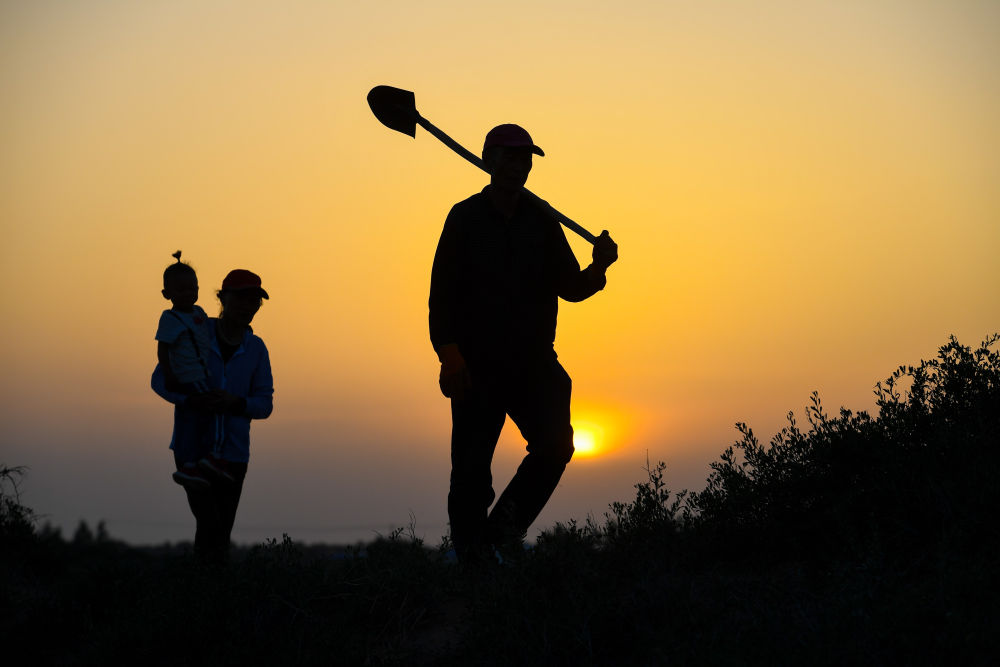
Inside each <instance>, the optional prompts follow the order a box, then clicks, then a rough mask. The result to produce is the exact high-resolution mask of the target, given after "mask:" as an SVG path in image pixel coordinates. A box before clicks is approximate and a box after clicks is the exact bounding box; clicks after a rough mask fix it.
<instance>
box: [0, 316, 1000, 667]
mask: <svg viewBox="0 0 1000 667" xmlns="http://www.w3.org/2000/svg"><path fill="white" fill-rule="evenodd" d="M996 343H997V337H995V336H994V337H992V338H990V339H989V340H987V341H985V342H984V343H983V344H982V345H981V346H980V347H979V348H978V349H975V350H973V349H971V348H967V347H963V346H962V345H960V344H959V343H958V342H957V341H956V340H954V339H952V340H951V341H950V342H949V343H948V344H946V345H944V346H943V347H942V348H941V349H940V351H939V353H938V356H937V357H936V358H934V359H932V360H930V361H924V362H921V363H920V364H919V365H917V366H913V367H909V366H907V367H901V368H900V369H898V370H897V371H896V372H895V373H893V374H892V376H891V377H889V378H888V379H887V380H886V381H884V382H881V383H879V385H878V386H877V389H876V391H877V395H878V413H877V414H875V415H869V414H866V413H853V412H851V411H849V410H841V411H840V413H839V414H838V415H836V416H832V415H829V414H827V413H826V412H825V410H824V409H823V407H822V405H821V403H820V399H819V397H818V396H816V395H814V396H813V397H812V404H811V406H810V407H809V408H808V410H807V414H806V422H807V425H803V426H800V425H799V424H798V423H797V422H796V420H795V418H794V416H793V415H791V414H790V415H789V424H788V426H787V427H786V428H785V429H784V430H783V431H782V432H781V433H779V434H778V435H777V436H776V437H775V438H774V439H773V440H772V441H771V442H770V443H769V444H767V445H762V444H761V443H760V442H759V441H758V440H757V439H756V437H755V436H754V434H753V432H752V430H751V429H750V428H749V427H748V426H746V425H744V424H739V425H737V428H738V431H739V433H740V438H739V440H738V441H737V442H736V443H735V444H734V445H733V446H732V447H730V448H728V449H726V451H725V452H724V453H723V454H722V456H721V458H720V459H719V461H717V462H716V463H714V464H713V465H712V469H711V473H710V476H709V478H708V480H707V485H706V487H705V488H704V489H703V490H702V491H699V492H694V493H687V492H682V493H679V494H673V493H671V492H670V491H669V490H668V489H667V488H666V487H665V486H664V482H663V478H664V471H665V465H664V464H662V463H660V464H657V465H653V466H649V475H648V479H647V480H644V481H642V482H641V483H639V484H637V485H636V495H635V498H634V500H632V501H629V502H623V503H615V504H614V505H612V506H611V507H610V508H609V511H608V513H607V514H606V515H605V517H603V518H602V519H601V520H599V521H597V520H593V519H590V520H588V521H587V522H586V523H585V524H583V525H580V524H577V523H573V522H571V523H570V524H569V525H557V526H555V527H553V528H552V529H550V530H548V531H546V532H545V533H543V534H542V536H541V537H540V538H539V540H538V543H537V544H536V545H535V546H534V548H532V549H530V550H527V551H525V552H524V554H522V555H519V557H516V558H514V559H513V560H511V559H508V561H507V562H506V563H504V564H503V565H498V566H496V567H493V568H489V569H487V570H473V571H469V570H466V569H463V568H461V567H459V566H456V565H454V564H452V563H451V562H449V560H448V559H447V558H445V554H444V552H445V551H446V546H445V547H442V548H440V549H429V548H427V547H425V546H424V545H423V544H422V543H421V542H420V541H419V540H417V539H415V538H413V536H412V535H409V536H407V535H406V534H405V533H403V532H402V531H400V532H398V533H395V534H393V535H391V536H390V537H389V538H388V539H384V540H379V541H377V542H374V543H372V544H369V545H366V546H364V547H356V548H353V549H346V550H345V549H334V548H330V547H306V546H303V545H298V544H295V543H293V542H292V541H290V540H288V539H287V538H286V539H285V540H283V541H281V542H279V541H277V540H271V541H269V542H267V543H265V544H263V545H260V546H256V547H253V548H240V549H237V550H236V554H235V557H234V560H233V563H232V564H231V565H230V566H229V567H228V568H225V569H213V568H208V567H205V566H201V565H199V564H198V563H197V562H195V561H194V560H193V559H192V557H191V555H190V551H189V547H188V546H187V545H178V546H166V547H164V548H162V549H137V548H132V547H128V546H127V545H124V544H121V543H118V542H116V541H114V540H113V539H111V538H110V537H109V536H108V535H107V534H106V533H105V531H104V530H103V527H102V526H98V528H97V529H96V531H92V530H90V529H89V528H88V527H86V526H85V525H81V527H80V529H78V530H77V533H76V535H75V536H74V537H73V538H72V539H70V540H66V539H64V538H63V537H62V536H61V535H59V534H58V533H55V532H53V531H51V530H48V529H44V528H43V529H41V530H39V529H37V528H36V527H35V522H34V519H33V517H32V515H31V512H30V510H28V509H27V508H25V507H23V505H21V504H20V502H19V499H18V496H17V493H16V487H15V486H13V482H16V481H18V480H19V479H20V473H19V471H17V470H12V469H7V468H4V470H3V474H2V475H0V480H2V481H3V483H4V486H3V498H2V506H0V509H2V515H0V619H2V624H0V633H2V634H3V639H4V640H5V641H4V645H5V653H4V655H5V658H8V659H10V664H20V662H19V661H17V660H16V658H18V657H24V658H25V659H30V660H31V661H32V664H39V665H44V664H59V665H92V664H102V663H105V662H109V661H112V660H120V659H125V660H128V661H129V662H134V663H136V664H143V665H160V664H163V665H167V664H209V663H211V664H215V665H229V664H234V665H235V664H240V665H246V664H280V665H297V664H304V665H313V664H316V665H320V664H322V665H329V664H343V665H379V664H405V665H411V664H444V665H451V664H454V665H504V666H505V667H506V666H508V665H522V664H547V665H568V664H573V665H590V664H594V665H621V664H638V665H747V664H754V665H776V664H778V665H803V664H808V665H856V664H864V665H896V664H910V665H913V664H917V665H923V664H928V665H939V664H963V665H965V664H971V665H980V664H981V665H986V664H993V663H994V658H995V655H996V653H997V651H996V648H995V646H996V637H998V636H1000V602H998V595H1000V586H998V577H1000V574H998V569H1000V568H998V566H1000V558H998V556H1000V550H998V546H1000V540H998V532H1000V529H998V524H1000V522H998V521H997V518H996V512H997V508H998V507H1000V502H998V501H1000V498H998V483H997V480H998V479H1000V464H998V457H997V453H998V444H1000V440H998V433H1000V355H998V354H997V352H996V351H995V349H994V348H995V346H996Z"/></svg>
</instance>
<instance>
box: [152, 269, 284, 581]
mask: <svg viewBox="0 0 1000 667" xmlns="http://www.w3.org/2000/svg"><path fill="white" fill-rule="evenodd" d="M178 259H179V258H178ZM184 266H187V265H184ZM190 273H191V275H192V276H193V275H194V270H193V269H191V270H190ZM166 282H167V276H166V275H165V276H164V283H165V285H164V296H167V290H168V288H167V286H166ZM195 292H197V281H196V280H195ZM218 297H219V301H220V302H221V304H222V313H221V314H220V315H219V317H218V318H208V321H207V323H206V324H205V327H206V330H207V332H208V334H209V335H208V342H209V350H208V353H207V355H206V359H205V361H206V366H207V380H206V382H207V387H208V390H207V391H204V392H191V391H189V390H188V389H189V387H187V386H185V385H180V386H178V385H177V384H176V383H175V382H174V381H171V382H170V383H169V385H170V386H168V376H169V375H170V374H171V371H170V370H168V367H169V366H170V365H171V364H165V363H163V361H162V360H161V362H160V363H159V364H157V366H156V369H155V370H154V371H153V377H152V381H151V384H152V387H153V391H155V392H156V393H157V394H159V395H160V396H161V397H163V398H164V399H165V400H167V401H169V402H171V403H173V404H174V430H173V437H172V439H171V442H170V448H171V449H172V450H173V451H174V463H175V466H176V469H177V471H176V472H175V473H174V479H175V481H177V482H178V483H180V484H181V485H182V486H183V487H184V490H185V492H186V493H187V499H188V505H189V506H190V508H191V513H192V514H193V515H194V518H195V522H196V528H195V539H194V549H195V554H196V555H198V556H199V557H200V558H202V559H203V560H205V561H209V562H215V563H224V562H225V561H226V560H227V559H228V556H229V542H230V535H231V533H232V529H233V523H234V521H235V519H236V509H237V507H238V505H239V501H240V495H241V493H242V490H243V480H244V478H245V477H246V472H247V463H248V461H249V460H250V421H251V420H252V419H265V418H267V417H268V416H269V415H270V414H271V409H272V395H273V394H274V386H273V380H272V377H271V362H270V358H269V356H268V352H267V347H266V346H265V345H264V341H262V340H261V339H260V338H259V337H258V336H255V335H254V333H253V330H252V329H251V328H250V323H251V322H252V321H253V318H254V316H255V315H256V314H257V311H258V310H259V309H260V306H261V304H262V299H267V298H268V294H267V292H266V291H264V289H263V288H262V287H261V280H260V277H259V276H257V275H256V274H254V273H252V272H250V271H247V270H244V269H236V270H233V271H230V272H229V274H228V275H227V276H226V278H225V280H223V281H222V289H220V290H219V292H218ZM168 298H170V297H168ZM196 298H197V294H195V300H196ZM192 303H193V300H192ZM199 310H200V309H199ZM206 423H210V424H211V425H212V428H211V430H210V432H209V434H208V435H206Z"/></svg>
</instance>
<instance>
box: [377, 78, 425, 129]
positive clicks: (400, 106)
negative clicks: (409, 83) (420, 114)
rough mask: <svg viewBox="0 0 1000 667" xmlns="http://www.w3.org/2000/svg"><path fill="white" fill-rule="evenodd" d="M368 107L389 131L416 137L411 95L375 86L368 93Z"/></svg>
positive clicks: (389, 87) (386, 87)
mask: <svg viewBox="0 0 1000 667" xmlns="http://www.w3.org/2000/svg"><path fill="white" fill-rule="evenodd" d="M368 106H370V107H371V109H372V113H373V114H375V117H376V118H378V120H379V122H380V123H382V124H383V125H385V126H386V127H388V128H389V129H392V130H396V131H397V132H402V133H403V134H408V135H410V136H411V137H415V136H416V135H417V104H416V100H415V98H414V96H413V93H412V92H410V91H409V90H402V89H401V88H393V87H392V86H375V87H374V88H372V89H371V90H370V91H369V92H368Z"/></svg>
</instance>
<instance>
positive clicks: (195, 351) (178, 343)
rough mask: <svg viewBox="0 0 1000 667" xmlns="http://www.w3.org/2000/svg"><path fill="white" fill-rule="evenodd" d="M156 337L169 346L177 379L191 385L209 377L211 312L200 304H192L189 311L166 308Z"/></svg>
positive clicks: (172, 366) (171, 368)
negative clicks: (206, 312) (209, 314)
mask: <svg viewBox="0 0 1000 667" xmlns="http://www.w3.org/2000/svg"><path fill="white" fill-rule="evenodd" d="M156 340H158V341H162V342H164V343H166V344H167V345H168V346H169V347H168V353H169V356H170V370H172V371H173V372H174V375H175V376H177V381H178V382H181V383H183V384H189V383H192V382H203V381H206V380H207V379H208V377H209V372H208V355H209V354H210V353H211V349H212V339H211V331H210V330H209V320H208V315H206V314H205V311H204V310H202V309H201V307H200V306H197V305H196V306H194V307H192V309H191V312H190V313H182V312H180V311H177V310H173V309H168V310H165V311H163V313H162V314H161V315H160V325H159V326H158V327H157V329H156Z"/></svg>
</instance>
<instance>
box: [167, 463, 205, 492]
mask: <svg viewBox="0 0 1000 667" xmlns="http://www.w3.org/2000/svg"><path fill="white" fill-rule="evenodd" d="M173 478H174V481H175V482H177V483H178V484H180V485H181V486H183V487H184V488H186V489H191V490H195V489H198V490H203V489H207V488H208V487H210V486H212V482H211V481H210V480H209V479H208V478H207V477H205V474H204V473H203V472H202V471H201V470H199V469H198V466H197V465H195V464H194V463H185V464H184V466H183V467H182V468H181V469H180V470H177V471H176V472H174V474H173Z"/></svg>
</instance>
